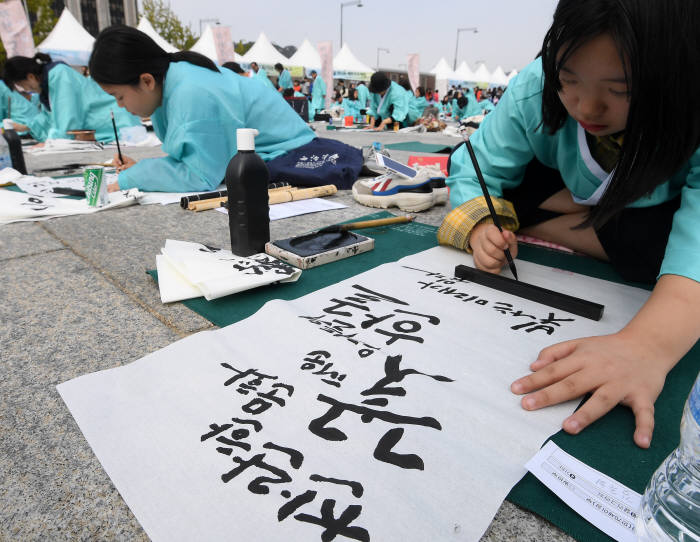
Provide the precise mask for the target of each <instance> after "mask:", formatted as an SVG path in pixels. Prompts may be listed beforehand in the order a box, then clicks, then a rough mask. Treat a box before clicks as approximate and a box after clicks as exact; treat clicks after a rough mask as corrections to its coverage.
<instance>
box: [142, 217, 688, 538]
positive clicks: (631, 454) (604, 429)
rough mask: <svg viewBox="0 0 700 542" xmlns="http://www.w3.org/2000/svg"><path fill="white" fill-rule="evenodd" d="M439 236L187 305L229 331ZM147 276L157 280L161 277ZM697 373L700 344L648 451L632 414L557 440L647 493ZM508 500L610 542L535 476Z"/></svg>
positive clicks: (562, 261)
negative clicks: (273, 303) (270, 306)
mask: <svg viewBox="0 0 700 542" xmlns="http://www.w3.org/2000/svg"><path fill="white" fill-rule="evenodd" d="M385 216H392V215H390V214H389V213H387V212H380V213H375V214H372V215H368V216H364V217H361V218H359V219H356V220H369V219H372V218H383V217H385ZM436 231H437V228H435V227H434V226H428V225H425V224H419V223H411V224H402V225H400V226H393V227H386V226H385V227H382V228H374V229H372V230H369V231H367V234H368V235H369V236H370V237H374V239H375V249H374V250H373V251H371V252H366V253H364V254H360V255H358V256H353V257H352V258H348V259H346V260H341V261H338V262H334V263H331V264H328V265H324V266H321V267H318V268H314V269H308V270H306V271H304V272H303V273H302V276H301V278H300V279H299V280H298V281H297V282H295V283H291V284H282V285H276V286H270V287H266V288H258V289H255V290H249V291H247V292H242V293H239V294H235V295H232V296H228V297H225V298H221V299H217V300H214V301H206V300H205V299H204V298H199V299H192V300H188V301H185V302H184V303H185V305H186V306H187V307H189V308H190V309H192V310H193V311H195V312H196V313H198V314H200V315H202V316H203V317H204V318H206V319H207V320H210V321H211V322H213V323H214V324H216V325H218V326H226V325H228V324H232V323H234V322H237V321H239V320H242V319H243V318H247V317H248V316H250V315H252V314H254V313H255V312H256V311H257V310H258V309H259V308H260V307H262V305H263V304H264V303H265V302H267V301H269V300H270V299H286V300H289V299H295V298H297V297H300V296H302V295H305V294H307V293H310V292H312V291H314V290H318V289H319V288H323V287H325V286H328V285H331V284H334V283H336V282H338V281H340V280H343V279H346V278H348V277H351V276H353V275H356V274H358V273H362V272H363V271H366V270H368V269H371V268H373V267H375V266H377V265H380V264H382V263H387V262H391V261H396V260H398V259H399V258H401V257H403V256H407V255H409V254H414V253H416V252H420V251H422V250H426V249H428V248H431V247H433V246H435V243H436V241H435V234H436ZM518 258H519V259H523V260H527V261H531V262H534V263H538V264H541V265H548V266H552V267H558V268H561V269H566V270H569V271H574V272H576V273H581V274H584V275H589V276H592V277H596V278H601V279H605V280H610V281H613V282H620V283H622V282H624V281H623V280H622V279H621V278H620V276H619V275H618V274H617V273H616V272H615V271H614V270H613V269H612V268H611V267H610V266H609V265H608V264H605V263H602V262H598V261H596V260H592V259H590V258H586V257H583V256H578V255H572V254H564V253H561V252H556V251H552V250H548V249H543V248H539V247H534V246H530V245H520V247H519V248H518ZM148 273H149V274H150V275H151V276H153V277H154V278H155V279H156V280H157V273H156V272H155V271H148ZM632 286H641V285H638V284H632ZM642 287H644V286H642ZM647 289H648V288H647ZM698 367H700V343H699V344H697V345H696V346H695V347H694V348H693V349H692V350H691V351H690V352H689V353H688V355H686V356H685V358H683V359H682V360H681V362H680V363H679V364H678V365H677V366H676V367H675V368H674V369H673V370H672V371H671V372H670V373H669V375H668V377H667V379H666V384H665V386H664V390H663V392H662V393H661V395H660V396H659V399H658V400H657V402H656V427H655V429H654V438H653V440H652V443H651V447H650V448H649V449H648V450H642V449H641V448H638V447H637V446H635V444H634V442H633V441H632V433H633V431H634V416H633V415H632V411H631V410H630V409H628V408H626V407H621V406H618V407H616V408H615V409H613V410H612V411H611V412H609V413H608V414H607V415H606V416H604V417H603V418H602V419H600V420H598V421H597V422H595V423H594V424H592V425H591V426H589V427H588V428H587V429H585V430H584V432H583V433H582V434H580V435H578V436H571V435H568V434H567V433H564V432H563V431H559V432H558V433H556V434H555V435H554V436H553V437H552V440H553V441H554V442H555V443H556V444H557V445H558V446H560V447H561V448H562V449H563V450H565V451H566V452H568V453H570V454H571V455H573V456H574V457H576V458H578V459H579V460H581V461H583V462H585V463H586V464H588V465H590V466H591V467H593V468H595V469H598V470H600V471H601V472H603V473H605V474H607V475H608V476H611V477H612V478H614V479H616V480H618V481H619V482H621V483H623V484H625V485H626V486H628V487H630V488H631V489H633V490H635V491H637V492H639V493H642V492H643V491H644V487H645V486H646V483H647V481H648V480H649V479H650V478H651V475H652V473H653V472H654V470H656V467H657V466H658V465H659V464H660V463H661V462H662V461H663V459H664V458H665V457H666V456H667V455H668V454H669V453H670V452H671V451H672V450H673V449H674V448H675V447H676V446H677V445H678V441H679V426H680V419H681V414H682V412H683V405H684V403H685V399H686V397H687V396H688V393H689V392H690V388H691V386H692V385H693V381H694V380H695V377H696V375H697V371H698ZM562 421H563V420H562ZM543 444H544V443H543ZM507 498H508V500H509V501H511V502H513V503H515V504H517V505H519V506H522V507H523V508H526V509H528V510H531V511H533V512H535V513H536V514H538V515H540V516H542V517H543V518H545V519H547V520H549V521H551V522H552V523H554V524H555V525H557V526H558V527H560V528H561V529H562V530H564V531H565V532H566V533H568V534H569V535H571V536H572V537H574V538H576V539H577V540H580V541H582V542H584V541H585V542H588V541H597V540H606V541H607V540H612V539H611V538H609V537H608V536H607V535H605V534H604V533H603V532H601V531H599V530H598V529H597V528H595V527H594V526H593V525H591V524H590V523H588V522H587V521H586V520H584V519H583V518H582V517H581V516H579V515H578V514H577V513H576V512H574V511H573V510H572V509H570V508H569V507H568V506H567V505H565V504H564V503H563V502H562V501H561V500H559V498H558V497H557V496H556V495H554V493H552V492H551V491H550V490H549V489H547V488H546V487H545V486H544V485H543V484H541V483H540V482H539V480H537V479H536V478H535V477H534V476H532V475H531V474H530V473H528V474H527V475H526V476H525V477H524V478H523V479H522V480H521V481H520V482H519V483H518V484H517V485H516V486H515V487H514V488H513V489H512V491H511V492H510V494H509V495H508V497H507Z"/></svg>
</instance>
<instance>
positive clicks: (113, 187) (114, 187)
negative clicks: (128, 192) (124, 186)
mask: <svg viewBox="0 0 700 542" xmlns="http://www.w3.org/2000/svg"><path fill="white" fill-rule="evenodd" d="M119 190H120V188H119V182H113V183H112V184H108V185H107V192H119Z"/></svg>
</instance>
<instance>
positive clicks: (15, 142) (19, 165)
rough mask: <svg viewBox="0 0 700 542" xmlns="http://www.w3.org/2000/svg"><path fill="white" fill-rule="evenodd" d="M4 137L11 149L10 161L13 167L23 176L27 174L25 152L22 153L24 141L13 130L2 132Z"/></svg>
mask: <svg viewBox="0 0 700 542" xmlns="http://www.w3.org/2000/svg"><path fill="white" fill-rule="evenodd" d="M2 135H3V137H4V138H5V141H7V146H8V147H9V148H10V159H11V160H12V167H13V168H14V169H16V170H17V171H19V172H20V173H21V174H22V175H26V174H27V166H26V165H25V164H24V152H23V151H22V141H21V140H20V138H19V135H18V134H17V132H15V131H14V130H12V129H6V130H3V131H2Z"/></svg>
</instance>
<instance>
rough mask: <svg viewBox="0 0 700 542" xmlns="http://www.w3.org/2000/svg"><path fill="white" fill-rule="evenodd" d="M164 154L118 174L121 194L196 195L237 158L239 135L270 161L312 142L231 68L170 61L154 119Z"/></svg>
mask: <svg viewBox="0 0 700 542" xmlns="http://www.w3.org/2000/svg"><path fill="white" fill-rule="evenodd" d="M151 120H152V121H153V129H154V130H155V133H156V135H157V136H158V137H159V138H160V140H161V141H162V142H163V151H164V152H166V153H167V154H168V156H166V157H163V158H150V159H145V160H140V161H139V162H137V163H136V164H135V165H134V166H132V167H130V168H129V169H126V170H124V171H122V172H121V173H120V174H119V186H120V188H122V189H126V188H134V187H136V188H140V189H142V190H148V191H162V192H194V191H203V190H211V189H213V188H215V187H216V186H218V185H219V183H221V181H222V179H223V178H224V173H225V172H226V166H227V165H228V163H229V161H230V160H231V158H232V157H233V156H234V155H235V154H236V151H237V146H236V129H238V128H255V129H257V130H258V131H259V132H260V134H259V135H258V136H257V137H256V138H255V152H257V153H258V154H259V155H260V156H261V157H262V158H263V160H271V159H273V158H277V157H278V156H281V155H283V154H285V153H286V152H287V151H289V150H291V149H295V148H297V147H300V146H301V145H304V144H306V143H309V142H310V141H311V140H312V139H314V137H315V136H314V133H313V132H312V131H311V129H310V128H309V127H308V126H307V125H306V123H305V122H304V121H303V120H302V119H301V118H300V117H299V115H297V114H296V113H295V112H294V109H292V108H291V107H289V104H288V103H287V102H286V101H285V99H284V98H283V97H282V96H281V95H280V93H279V92H277V91H276V90H275V89H274V88H265V87H263V86H262V85H261V84H260V83H259V82H258V81H255V80H254V79H251V78H248V77H241V76H239V75H237V74H235V73H233V72H232V71H231V70H224V69H222V70H221V72H218V71H217V72H215V71H212V70H209V69H207V68H202V67H199V66H195V65H194V64H190V63H189V62H173V63H171V64H170V67H169V68H168V72H167V74H166V76H165V81H164V83H163V100H162V102H161V105H160V106H159V107H158V108H157V109H156V110H155V111H154V112H153V114H152V115H151Z"/></svg>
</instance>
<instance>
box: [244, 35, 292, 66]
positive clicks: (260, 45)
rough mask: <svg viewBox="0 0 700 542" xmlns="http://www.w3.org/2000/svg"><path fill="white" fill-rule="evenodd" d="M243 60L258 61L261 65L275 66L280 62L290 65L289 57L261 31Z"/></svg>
mask: <svg viewBox="0 0 700 542" xmlns="http://www.w3.org/2000/svg"><path fill="white" fill-rule="evenodd" d="M242 60H243V62H247V63H249V64H250V63H251V62H257V63H258V64H260V65H265V66H274V65H275V64H277V63H278V62H279V63H280V64H282V65H289V64H290V62H289V59H288V58H287V57H286V56H284V55H283V54H282V53H280V52H279V51H278V50H277V49H275V46H274V45H272V43H271V42H270V40H269V39H267V36H266V35H265V34H264V33H263V32H261V33H260V35H259V36H258V39H257V40H255V43H254V44H253V46H252V47H251V48H250V49H248V51H247V52H246V54H244V55H243V58H242Z"/></svg>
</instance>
